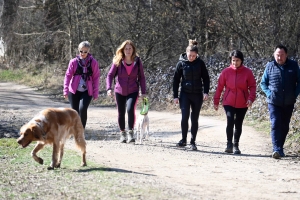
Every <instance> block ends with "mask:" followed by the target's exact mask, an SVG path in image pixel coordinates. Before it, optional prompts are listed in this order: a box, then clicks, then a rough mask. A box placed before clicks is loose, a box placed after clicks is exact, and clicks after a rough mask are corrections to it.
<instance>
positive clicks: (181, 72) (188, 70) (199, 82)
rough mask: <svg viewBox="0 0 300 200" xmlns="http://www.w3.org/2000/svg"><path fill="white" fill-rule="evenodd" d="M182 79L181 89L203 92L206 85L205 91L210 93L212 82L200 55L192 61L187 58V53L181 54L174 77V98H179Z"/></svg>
mask: <svg viewBox="0 0 300 200" xmlns="http://www.w3.org/2000/svg"><path fill="white" fill-rule="evenodd" d="M180 81H181V91H184V92H186V93H196V94H198V93H199V94H202V92H203V89H202V87H203V86H204V93H206V94H208V92H209V84H210V80H209V75H208V71H207V69H206V66H205V63H204V62H203V60H201V59H200V58H199V56H198V57H197V58H196V59H195V60H194V61H193V62H190V61H188V59H187V56H186V53H184V54H181V55H180V57H179V62H178V63H177V65H176V70H175V73H174V77H173V96H174V98H178V89H179V83H180Z"/></svg>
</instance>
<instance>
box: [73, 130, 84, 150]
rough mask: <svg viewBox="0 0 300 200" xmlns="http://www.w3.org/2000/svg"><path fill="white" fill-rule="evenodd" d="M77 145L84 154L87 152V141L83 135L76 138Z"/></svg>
mask: <svg viewBox="0 0 300 200" xmlns="http://www.w3.org/2000/svg"><path fill="white" fill-rule="evenodd" d="M75 144H76V147H77V148H78V149H79V150H81V151H82V152H83V153H85V152H86V142H85V139H84V135H83V134H78V135H77V136H76V137H75Z"/></svg>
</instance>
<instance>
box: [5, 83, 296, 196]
mask: <svg viewBox="0 0 300 200" xmlns="http://www.w3.org/2000/svg"><path fill="white" fill-rule="evenodd" d="M0 102H1V103H0V112H1V125H0V128H2V129H3V128H4V129H5V128H6V127H5V126H11V124H9V122H8V121H9V120H11V119H12V116H13V119H14V121H15V122H19V123H24V122H26V121H28V120H29V119H30V118H31V117H32V116H33V115H34V114H35V113H37V112H38V111H39V110H41V109H43V108H46V107H69V104H68V103H67V102H66V103H58V102H53V101H51V100H49V99H48V98H47V97H45V96H42V95H39V94H37V93H35V92H34V91H33V90H32V89H29V88H27V87H25V86H18V85H14V84H11V83H0ZM12 114H13V115H12ZM149 118H150V132H151V136H150V141H147V142H145V144H142V145H132V144H120V143H119V142H118V135H117V132H118V127H117V121H116V120H117V112H116V110H115V109H111V108H102V107H94V106H91V107H90V108H89V110H88V122H87V127H86V128H87V133H86V139H87V153H88V159H89V160H93V161H95V162H97V163H99V164H100V165H104V166H106V167H110V168H115V169H122V170H126V171H132V172H133V173H136V174H139V173H140V174H146V175H149V176H147V179H151V178H153V179H156V180H162V181H164V182H165V183H167V184H168V185H169V186H170V190H180V191H183V194H186V196H183V198H185V199H300V160H299V157H297V156H296V155H293V154H291V153H289V152H287V155H288V156H287V157H285V158H283V159H281V160H275V159H272V158H271V157H270V155H271V139H270V138H269V137H268V136H265V135H263V134H260V133H258V132H256V131H255V130H253V129H252V128H251V127H243V134H242V137H241V142H240V149H241V151H242V154H241V155H233V154H231V155H228V154H225V153H223V151H224V148H225V145H226V136H225V121H221V120H218V119H216V118H210V117H203V116H200V119H199V124H200V128H199V132H198V136H197V141H196V142H197V146H198V151H191V150H189V148H188V147H187V148H185V149H178V148H176V147H175V144H176V142H178V140H179V139H180V135H181V133H180V118H181V116H180V114H179V113H170V112H156V111H150V112H149ZM17 124H18V123H17ZM6 130H8V129H6ZM12 134H15V133H12ZM189 137H190V134H189ZM189 137H188V138H189ZM67 144H68V145H67V148H71V149H73V148H74V145H73V141H72V140H70V141H69V142H68V143H67ZM134 177H135V178H136V176H134Z"/></svg>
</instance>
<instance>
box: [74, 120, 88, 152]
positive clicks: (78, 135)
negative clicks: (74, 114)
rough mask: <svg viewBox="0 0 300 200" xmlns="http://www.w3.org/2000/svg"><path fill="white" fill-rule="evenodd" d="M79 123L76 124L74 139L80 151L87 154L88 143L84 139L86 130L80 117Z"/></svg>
mask: <svg viewBox="0 0 300 200" xmlns="http://www.w3.org/2000/svg"><path fill="white" fill-rule="evenodd" d="M77 121H78V122H77V123H76V127H75V131H74V138H75V144H76V147H77V148H78V149H80V150H81V152H82V153H85V152H86V141H85V139H84V128H83V126H82V124H81V121H80V118H79V117H78V120H77Z"/></svg>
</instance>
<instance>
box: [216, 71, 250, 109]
mask: <svg viewBox="0 0 300 200" xmlns="http://www.w3.org/2000/svg"><path fill="white" fill-rule="evenodd" d="M224 87H225V92H224V94H223V100H222V102H223V105H229V106H232V107H235V108H246V107H247V104H246V102H247V101H248V100H250V101H252V102H254V100H255V98H256V81H255V78H254V75H253V73H252V71H251V70H250V69H249V68H247V67H245V66H244V65H242V66H240V67H238V68H235V67H234V66H232V65H230V66H229V67H227V68H225V69H224V70H223V71H222V72H221V75H220V77H219V81H218V86H217V89H216V93H215V96H214V105H219V103H220V97H221V94H222V92H223V89H224Z"/></svg>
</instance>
